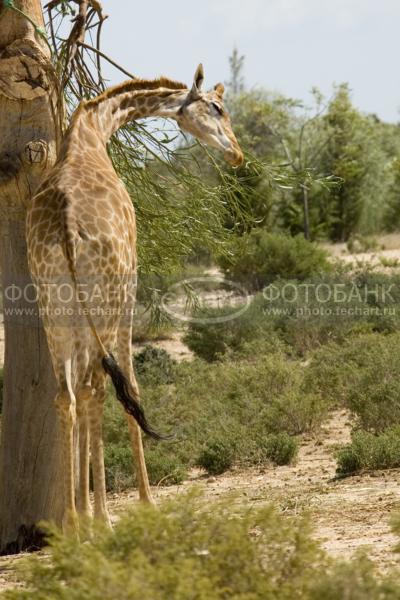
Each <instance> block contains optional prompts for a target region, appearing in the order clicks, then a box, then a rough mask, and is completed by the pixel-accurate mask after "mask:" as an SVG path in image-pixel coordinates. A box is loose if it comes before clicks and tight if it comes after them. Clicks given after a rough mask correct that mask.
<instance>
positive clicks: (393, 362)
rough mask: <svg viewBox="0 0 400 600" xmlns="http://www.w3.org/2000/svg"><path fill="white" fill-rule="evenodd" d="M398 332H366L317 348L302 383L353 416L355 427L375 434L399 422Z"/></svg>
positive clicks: (399, 367) (399, 340)
mask: <svg viewBox="0 0 400 600" xmlns="http://www.w3.org/2000/svg"><path fill="white" fill-rule="evenodd" d="M399 346H400V334H399V333H394V334H390V335H378V334H369V335H362V336H359V337H356V338H353V339H350V340H347V341H345V342H344V343H343V344H340V345H339V344H329V345H327V346H326V347H325V348H322V349H321V350H319V351H317V352H316V353H315V354H314V355H313V357H312V360H311V363H310V365H309V369H308V370H307V373H306V378H305V385H306V386H307V387H308V389H309V390H310V393H312V392H313V391H314V392H315V393H317V394H319V395H321V396H323V397H324V398H326V399H327V401H328V402H329V404H330V405H337V406H342V407H343V406H344V407H346V408H348V409H349V410H350V411H351V412H352V413H353V414H354V415H355V416H356V418H357V419H356V427H358V428H362V429H364V430H367V431H372V432H374V433H379V432H382V431H384V430H385V429H387V428H388V427H391V426H393V425H396V424H397V423H399V422H400V379H399V373H400V353H399V351H398V349H399Z"/></svg>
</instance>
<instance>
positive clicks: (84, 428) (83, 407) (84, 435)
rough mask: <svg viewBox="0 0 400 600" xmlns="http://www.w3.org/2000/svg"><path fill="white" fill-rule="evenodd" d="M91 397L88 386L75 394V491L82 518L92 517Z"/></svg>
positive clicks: (90, 389) (90, 390)
mask: <svg viewBox="0 0 400 600" xmlns="http://www.w3.org/2000/svg"><path fill="white" fill-rule="evenodd" d="M92 397H93V394H92V388H91V386H90V385H85V386H83V387H81V388H80V389H79V390H78V392H77V394H76V403H77V404H76V408H77V421H78V437H79V481H78V485H77V489H76V504H77V509H78V513H79V515H80V516H82V517H84V518H90V517H91V516H92V509H91V506H90V497H89V438H90V435H89V419H88V406H89V403H90V402H91V400H92Z"/></svg>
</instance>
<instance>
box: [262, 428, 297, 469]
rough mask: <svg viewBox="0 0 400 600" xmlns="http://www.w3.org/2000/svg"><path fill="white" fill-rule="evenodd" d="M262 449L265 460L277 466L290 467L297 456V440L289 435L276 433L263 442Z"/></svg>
mask: <svg viewBox="0 0 400 600" xmlns="http://www.w3.org/2000/svg"><path fill="white" fill-rule="evenodd" d="M260 446H261V449H262V452H263V455H264V456H265V458H267V459H268V460H270V461H271V462H273V463H274V464H275V465H278V466H280V465H290V464H291V463H292V462H293V461H294V459H295V458H296V456H297V453H298V450H299V446H298V443H297V440H296V439H295V438H293V437H291V436H290V435H288V434H287V433H275V434H271V435H268V436H266V437H265V438H264V440H262V442H261V444H260Z"/></svg>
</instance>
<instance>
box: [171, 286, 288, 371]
mask: <svg viewBox="0 0 400 600" xmlns="http://www.w3.org/2000/svg"><path fill="white" fill-rule="evenodd" d="M263 304H264V300H263V298H262V296H258V297H257V298H255V299H254V300H253V301H252V302H251V303H250V305H249V307H248V308H247V310H246V311H245V312H244V313H243V314H242V315H240V316H239V317H237V318H232V319H229V320H224V317H225V316H226V315H229V314H230V311H229V309H227V308H217V307H207V308H201V309H198V310H197V311H196V313H195V316H196V319H197V320H196V321H192V322H191V323H190V324H189V327H188V329H187V332H186V334H185V336H184V338H183V341H184V343H185V344H186V345H187V346H188V347H189V348H190V350H191V351H192V352H194V353H195V354H196V356H198V357H199V358H202V359H204V360H206V361H208V362H213V361H215V360H218V359H220V358H222V357H223V356H224V355H225V354H226V353H229V352H240V351H241V350H242V349H243V347H244V345H245V344H246V343H249V342H253V341H254V340H259V341H260V340H262V341H263V345H262V351H263V353H265V354H266V353H268V354H269V353H270V352H276V351H277V350H279V349H282V348H283V346H284V344H283V342H282V341H281V340H280V339H279V336H278V334H277V333H276V332H274V331H273V324H272V323H271V322H270V321H269V320H268V319H266V318H265V315H264V313H263ZM218 318H220V319H221V321H220V322H216V319H218Z"/></svg>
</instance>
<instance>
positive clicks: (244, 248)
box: [219, 229, 331, 291]
mask: <svg viewBox="0 0 400 600" xmlns="http://www.w3.org/2000/svg"><path fill="white" fill-rule="evenodd" d="M219 262H220V265H221V267H222V269H223V271H224V273H225V276H226V277H227V279H231V280H233V281H236V282H238V283H240V284H242V285H243V286H245V287H246V288H247V289H248V290H253V291H254V290H260V289H262V288H263V287H264V286H266V285H268V284H269V283H271V282H272V281H274V280H275V279H277V278H282V279H297V280H304V279H307V278H309V277H311V276H313V275H316V274H318V273H322V272H326V271H330V270H331V264H330V262H329V260H328V254H327V252H326V251H325V250H324V249H322V248H320V247H318V246H317V245H316V244H314V243H313V242H309V241H307V240H305V239H304V237H303V236H302V235H298V236H296V237H290V236H288V235H285V234H283V233H268V232H267V231H265V230H264V229H253V230H252V231H251V232H250V233H249V234H246V235H244V236H242V237H240V238H239V237H235V239H234V240H233V242H232V248H231V252H230V256H229V260H228V259H227V258H226V257H224V258H221V259H220V261H219Z"/></svg>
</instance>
